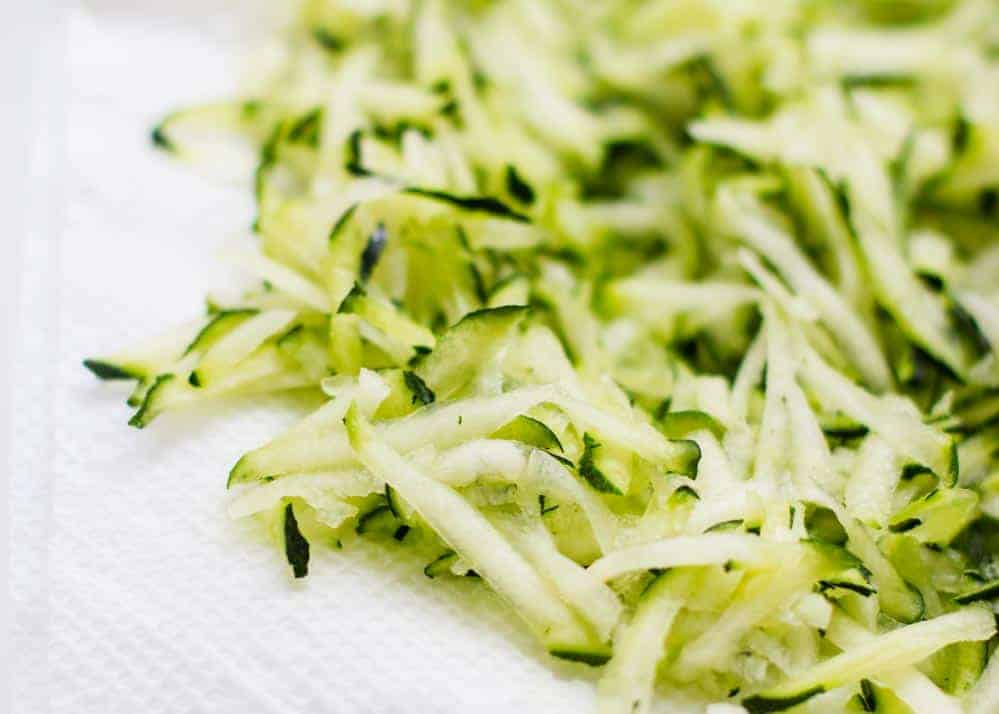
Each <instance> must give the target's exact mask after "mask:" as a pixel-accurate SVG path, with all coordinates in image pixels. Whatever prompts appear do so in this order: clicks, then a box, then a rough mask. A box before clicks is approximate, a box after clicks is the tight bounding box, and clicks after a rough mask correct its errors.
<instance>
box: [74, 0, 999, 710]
mask: <svg viewBox="0 0 999 714" xmlns="http://www.w3.org/2000/svg"><path fill="white" fill-rule="evenodd" d="M282 31H283V32H285V33H287V37H286V38H285V39H286V47H287V51H286V53H285V55H284V59H283V60H282V63H281V66H280V67H279V68H278V71H268V72H258V73H255V74H256V75H257V78H256V79H255V80H254V82H253V84H252V85H250V86H248V87H247V88H246V91H245V96H244V97H242V98H241V99H239V100H238V101H233V102H219V103H213V104H210V105H206V106H200V107H190V108H185V109H180V110H179V111H176V112H173V113H171V114H170V115H168V116H167V117H165V118H164V119H163V121H162V122H161V123H160V124H158V125H157V126H156V127H155V128H154V129H153V131H152V137H151V138H152V143H153V145H154V147H156V148H157V149H158V150H161V151H164V152H167V153H168V154H169V155H171V156H172V157H174V158H175V159H176V160H178V161H181V162H186V163H189V164H191V165H192V166H195V167H197V168H199V169H202V170H208V171H209V172H210V173H213V174H221V175H224V176H226V177H229V178H231V177H232V176H241V177H242V178H243V179H244V180H245V185H246V190H247V191H252V192H253V195H254V196H255V199H256V209H257V214H256V217H255V219H254V220H253V229H254V232H255V233H256V238H257V241H256V248H255V249H253V250H249V251H247V252H245V253H242V254H240V255H238V256H236V257H235V263H236V265H237V267H238V268H240V269H241V271H242V272H243V273H245V274H247V275H248V276H249V277H250V280H249V282H247V283H246V288H245V291H244V292H243V293H242V294H240V295H237V296H235V297H231V298H226V299H220V298H215V297H213V298H211V299H209V301H208V303H207V304H208V310H207V314H205V315H204V316H203V317H201V318H197V319H195V320H192V321H190V322H189V323H187V324H185V325H184V326H183V327H180V328H177V329H176V330H173V331H171V332H169V333H167V334H165V335H163V336H160V337H157V338H155V339H153V340H150V341H149V342H148V343H147V344H145V345H140V346H138V347H134V348H128V349H124V350H121V351H114V350H111V351H110V352H108V353H107V354H106V355H104V356H101V357H96V358H92V359H87V360H85V361H84V365H85V366H86V367H87V368H88V369H89V370H90V371H91V372H92V373H93V374H94V375H95V376H96V377H98V378H100V379H102V380H115V381H122V380H124V381H132V382H134V383H135V386H134V388H133V389H132V391H131V392H130V394H128V397H127V398H128V403H129V404H130V405H131V406H132V407H134V408H135V410H136V411H135V413H134V415H133V416H132V418H131V420H130V422H129V423H130V424H132V425H133V426H136V427H146V426H148V425H149V424H150V423H151V422H152V421H153V420H154V419H156V418H158V417H159V416H160V415H163V414H169V413H171V412H177V413H178V414H177V418H180V413H181V412H182V410H183V408H184V407H186V406H188V405H195V404H202V403H205V402H211V401H215V400H219V399H225V398H227V397H230V396H235V395H252V394H261V393H267V392H281V391H288V390H309V391H312V392H314V393H315V394H316V395H318V396H320V397H321V398H322V397H325V398H326V401H325V403H324V404H323V405H322V406H321V407H320V408H319V409H318V410H317V411H315V412H314V413H312V414H310V415H306V416H304V418H303V420H302V421H301V422H300V423H298V424H296V425H295V426H293V427H291V428H290V429H289V430H288V431H287V432H286V433H284V434H281V435H278V436H276V437H275V438H274V439H273V440H272V441H270V442H269V443H266V444H263V445H261V446H259V447H258V448H256V449H253V450H252V451H250V452H248V453H246V454H244V455H243V456H242V457H241V458H240V459H239V460H238V462H237V463H236V464H235V465H234V466H233V468H232V470H231V472H230V474H229V480H228V487H229V489H230V492H231V501H230V503H229V514H230V515H231V516H232V517H233V518H247V517H254V518H257V519H259V520H260V521H261V522H262V524H263V525H264V526H265V527H266V528H267V529H268V530H269V531H270V533H271V535H272V536H273V538H274V540H275V541H276V543H277V545H278V547H279V548H280V549H281V550H282V551H283V552H284V554H285V556H286V558H287V560H288V563H289V572H290V574H291V575H292V576H294V577H296V578H299V577H306V576H307V575H308V573H309V570H310V563H309V560H310V554H311V553H313V552H314V551H315V549H316V548H319V547H322V545H323V544H324V543H337V544H340V545H345V546H347V548H346V552H345V554H344V557H349V544H350V542H351V539H353V538H366V539H383V540H384V539H388V540H389V541H390V542H394V543H395V544H396V546H397V547H398V548H399V549H401V550H402V551H408V552H411V554H412V556H413V567H414V568H420V569H422V570H423V572H424V573H425V574H426V575H427V577H428V578H442V577H447V576H465V577H471V576H479V577H481V578H482V580H483V582H484V583H485V584H486V585H488V586H489V587H491V588H492V589H494V590H495V591H496V592H497V593H498V594H499V595H500V596H502V598H504V599H505V600H506V601H507V602H508V603H509V605H510V606H511V607H512V608H513V609H514V610H515V611H516V612H517V613H518V614H520V616H521V617H522V618H523V620H524V621H525V622H526V624H527V626H528V627H529V628H530V629H531V631H532V632H533V633H534V634H535V635H536V636H537V639H538V640H539V642H540V643H541V645H542V647H543V648H544V649H545V650H546V651H548V652H549V653H551V654H552V655H554V656H556V657H561V658H564V659H569V660H574V661H578V662H583V663H586V664H588V665H592V666H602V665H606V667H605V670H604V671H603V673H602V675H601V677H600V683H599V686H598V689H597V695H596V700H597V706H598V709H599V711H601V712H604V713H605V714H612V713H620V714H637V713H640V712H647V711H650V710H652V709H653V708H654V707H655V698H656V695H655V692H656V690H657V687H661V688H666V689H670V688H682V689H683V691H684V692H685V694H687V695H693V696H695V697H697V698H699V699H700V701H702V703H703V705H704V707H705V708H706V710H707V711H712V712H715V711H717V712H721V711H748V712H750V713H755V712H770V711H780V710H784V709H792V708H797V709H796V710H797V711H815V712H839V711H843V712H857V711H879V712H894V711H914V712H923V711H927V712H930V711H931V712H941V713H948V714H949V713H951V712H953V714H957V713H958V712H960V711H968V712H973V713H974V714H986V712H994V711H996V710H997V708H999V694H997V691H999V684H997V682H999V658H997V657H996V656H995V655H994V654H993V653H994V652H995V651H996V643H995V626H994V611H995V610H996V608H999V522H997V519H999V352H997V350H999V199H997V196H999V170H997V167H999V6H997V5H996V3H995V2H994V0H908V1H906V2H886V1H884V0H846V1H844V2H834V1H833V0H776V1H773V2H770V1H767V2H765V1H764V0H745V1H743V2H738V3H735V2H732V3H727V2H721V1H719V0H681V1H667V0H634V1H619V0H614V1H611V2H584V1H583V0H482V1H480V2H474V3H471V2H459V1H458V0H398V1H395V2H373V1H367V2H357V1H349V2H348V1H347V0H303V2H302V11H301V13H300V19H299V21H298V22H297V23H295V24H293V25H292V26H290V27H287V28H284V29H283V30H282ZM248 222H249V218H248ZM109 347H114V346H109ZM314 567H318V566H314ZM289 596H290V597H293V593H289ZM341 615H342V613H340V614H336V615H333V614H331V616H341ZM510 684H511V686H516V683H510ZM739 707H741V708H739Z"/></svg>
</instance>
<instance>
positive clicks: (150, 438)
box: [12, 0, 679, 714]
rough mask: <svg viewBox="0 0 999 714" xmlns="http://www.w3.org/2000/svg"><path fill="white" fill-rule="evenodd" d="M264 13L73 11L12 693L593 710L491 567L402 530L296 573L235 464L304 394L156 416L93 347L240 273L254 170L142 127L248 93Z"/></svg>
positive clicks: (150, 328)
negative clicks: (255, 511) (150, 419)
mask: <svg viewBox="0 0 999 714" xmlns="http://www.w3.org/2000/svg"><path fill="white" fill-rule="evenodd" d="M256 17H258V15H255V14H254V13H253V11H252V10H251V9H248V4H247V3H239V2H234V1H233V2H226V1H225V0H206V1H205V2H201V3H178V2H153V1H149V2H141V3H136V2H124V1H123V0H121V1H119V2H112V1H110V0H105V1H103V2H98V3H93V4H91V5H89V6H88V7H85V8H83V9H77V10H74V11H72V12H71V13H70V14H69V16H68V30H67V32H66V35H65V36H66V37H67V38H68V39H67V42H66V44H67V46H68V90H69V91H68V94H67V96H68V106H67V107H65V112H63V108H62V107H59V106H53V107H52V108H51V109H52V112H51V114H50V116H49V120H50V121H51V123H52V124H53V128H52V137H53V138H52V140H51V141H50V142H48V150H49V151H50V152H51V153H52V156H53V157H55V158H51V157H50V158H49V159H48V160H47V161H43V162H41V163H40V164H38V165H41V166H48V167H49V170H52V171H55V172H59V176H60V177H61V178H62V180H61V181H55V182H53V185H54V186H56V187H58V186H59V185H60V184H61V185H62V186H63V189H58V188H56V189H54V190H53V193H52V195H49V196H45V197H43V198H44V200H45V201H47V204H46V205H48V206H49V207H50V210H47V211H35V215H36V218H37V222H36V225H35V230H34V231H32V232H31V234H30V235H29V236H28V239H27V242H26V245H25V262H26V265H25V272H24V276H25V277H24V287H23V296H22V308H23V309H22V325H21V329H20V332H19V334H20V336H21V338H22V342H21V344H20V346H19V357H18V362H17V371H16V393H15V402H14V405H15V427H16V431H15V445H14V449H13V454H12V456H13V493H12V511H13V514H12V515H13V525H12V528H13V537H14V538H13V543H14V546H13V551H14V554H13V556H12V565H13V574H12V575H13V578H12V588H13V595H14V600H15V620H16V628H15V642H14V645H15V649H16V651H17V652H18V657H17V659H16V661H15V663H14V665H15V669H14V672H13V675H14V692H15V706H14V711H15V712H18V713H20V712H24V713H26V714H27V713H30V714H36V713H38V712H53V713H59V714H61V713H64V712H65V713H66V714H69V713H70V712H72V713H73V714H87V713H94V714H98V713H99V714H117V713H119V712H121V713H126V712H127V713H128V714H136V713H140V712H141V713H142V714H157V713H160V712H162V713H164V714H167V713H170V714H172V713H174V712H177V713H180V712H185V713H187V712H190V713H201V712H206V713H207V712H219V713H224V714H228V713H230V712H232V713H235V712H248V713H256V712H275V713H277V712H282V713H285V714H287V713H289V712H291V713H297V712H331V713H334V714H340V713H343V714H348V713H349V714H363V713H365V712H372V713H378V714H395V713H396V712H399V713H402V712H406V713H408V714H414V713H416V714H424V713H427V714H430V713H433V712H442V713H453V712H459V711H461V712H468V711H473V712H510V711H516V712H518V713H519V714H530V713H533V712H587V711H590V710H591V709H592V707H593V699H594V690H593V684H592V682H593V679H594V673H593V672H592V671H591V670H589V669H588V668H586V667H585V666H582V665H572V664H567V663H560V662H556V661H553V660H551V659H550V658H548V657H547V656H546V655H545V654H544V653H543V652H542V651H541V649H540V648H539V647H538V646H537V645H536V644H535V643H534V642H533V640H532V638H531V636H530V635H529V633H528V632H527V630H526V628H525V627H523V626H522V625H521V624H520V622H519V620H518V619H517V618H516V617H515V616H514V615H513V614H512V613H511V612H510V611H509V609H508V608H507V607H506V606H505V605H504V604H503V603H501V602H500V601H499V600H498V599H497V598H496V597H495V596H493V595H491V594H490V593H488V592H487V591H486V589H485V588H484V587H483V586H482V585H481V583H478V582H472V581H469V580H462V581H442V580H436V581H430V580H428V579H427V578H425V577H424V576H423V574H422V571H421V567H422V563H420V562H415V561H413V560H412V559H410V558H408V557H406V555H405V552H404V549H402V548H401V547H400V548H398V549H395V550H393V549H392V548H391V547H389V548H386V547H381V546H375V545H370V544H364V543H360V544H357V545H356V546H353V547H351V548H349V549H346V550H344V551H342V552H336V551H331V550H329V549H325V548H321V547H316V548H314V549H313V552H314V560H313V563H312V566H311V574H310V576H309V578H308V579H307V581H305V582H302V583H293V582H292V581H291V580H290V578H289V577H288V575H287V573H286V567H285V564H284V562H283V557H282V555H281V554H280V553H279V552H278V551H277V550H276V549H275V548H274V547H273V546H272V545H271V544H270V543H268V542H266V541H265V540H264V538H263V537H262V535H261V534H260V533H259V532H258V531H257V530H256V529H255V528H254V527H253V526H252V524H244V523H233V522H231V521H230V520H229V519H228V518H227V516H226V514H225V511H224V508H225V503H226V500H225V489H224V483H225V477H226V473H227V470H228V468H229V467H230V465H231V464H232V463H233V462H234V460H235V459H236V458H237V457H238V456H239V455H240V454H241V453H242V452H244V451H245V450H247V449H248V448H251V447H253V446H255V445H257V444H259V443H262V442H263V441H265V440H266V439H267V438H268V437H269V436H271V435H273V434H274V433H275V432H276V431H277V430H278V429H279V428H280V426H281V425H283V424H286V423H288V422H290V421H291V420H292V419H294V418H296V417H297V416H298V415H299V414H301V413H302V412H303V410H304V409H305V407H306V405H304V404H302V403H300V402H299V403H296V402H295V401H294V400H289V399H279V398H271V399H254V400H243V401H240V402H238V403H236V402H230V403H229V404H226V405H223V406H221V407H218V408H213V409H205V410H201V411H186V412H183V413H178V414H168V415H166V416H164V417H161V418H160V419H158V420H157V421H156V422H154V423H153V424H152V425H151V426H150V427H149V428H148V429H147V430H146V431H144V432H139V431H136V430H134V429H131V428H129V427H127V426H126V425H125V422H126V419H127V415H128V410H127V408H126V407H125V406H124V405H123V399H124V396H125V394H124V392H123V390H122V389H120V388H115V387H114V386H109V385H106V384H99V383H98V382H97V381H96V380H94V379H93V378H92V377H91V376H90V375H89V374H88V373H86V372H85V371H84V370H83V369H82V368H81V366H80V360H81V359H82V358H83V357H85V356H88V355H94V354H101V353H104V352H107V351H109V350H113V349H116V348H118V347H120V346H123V345H127V344H129V343H130V342H132V341H134V340H136V339H140V338H142V337H144V336H148V335H151V334H154V333H156V332H157V331H159V330H160V329H162V328H163V327H165V326H169V325H171V324H175V323H177V322H180V321H182V320H184V319H187V318H190V317H192V316H195V315H197V314H199V313H200V310H201V306H202V297H203V295H204V293H205V292H206V291H207V290H208V289H210V288H212V287H214V286H215V285H217V283H219V282H220V281H222V280H225V279H226V278H227V277H228V273H229V271H228V269H227V268H226V267H225V266H224V265H222V264H221V263H220V262H219V261H217V260H215V259H214V257H213V256H214V255H215V253H216V251H217V249H218V247H219V246H220V245H222V244H223V243H230V242H231V241H232V240H233V236H234V235H235V236H239V235H241V234H243V233H245V232H246V231H245V227H246V226H247V225H248V224H249V223H250V221H251V220H252V215H253V209H252V203H251V201H250V198H249V192H248V191H247V190H245V188H244V189H240V188H233V187H223V186H218V185H216V184H213V183H211V182H210V181H207V180H205V179H201V178H199V177H198V176H197V175H195V174H193V173H191V172H190V171H189V170H187V169H185V168H184V167H183V166H179V165H175V164H173V163H171V162H170V161H169V160H168V159H167V158H166V157H164V156H161V155H158V154H156V153H155V152H154V151H153V150H152V149H151V148H150V146H149V140H148V131H149V128H150V127H151V126H152V125H153V123H154V122H155V120H156V119H158V118H159V117H161V116H162V115H163V114H164V113H165V112H166V111H168V110H170V109H172V108H174V107H176V106H178V105H182V104H185V103H194V102H198V101H201V100H204V99H209V98H212V97H217V96H227V95H231V93H232V92H233V91H234V85H233V77H235V76H237V75H238V66H239V63H240V62H241V59H240V55H239V53H238V52H236V51H235V49H236V48H238V47H239V46H240V42H241V40H242V39H243V38H247V37H252V36H253V34H254V31H255V29H257V28H259V22H257V21H255V20H254V18H256ZM63 118H64V119H65V120H64V121H63ZM63 128H64V130H65V132H64V135H65V153H64V154H62V152H61V150H60V147H61V146H62V141H61V140H60V139H59V136H61V135H62V129H63ZM60 190H62V191H64V194H65V201H63V200H62V197H61V196H60V194H59V191H60ZM63 206H65V210H64V211H63V208H62V207H63ZM670 710H671V711H679V709H677V708H671V709H670Z"/></svg>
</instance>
